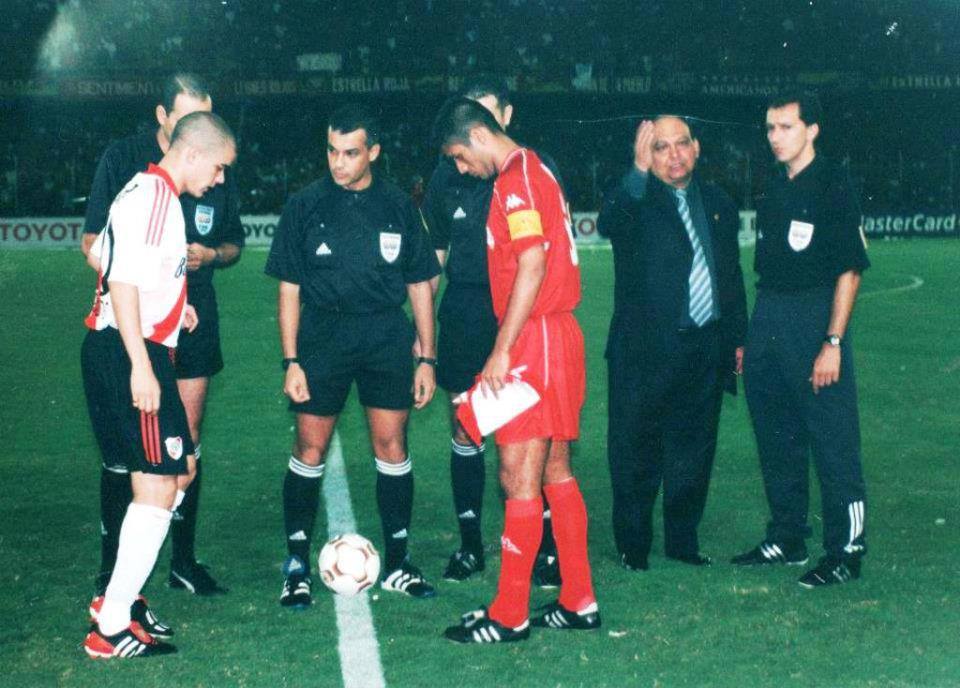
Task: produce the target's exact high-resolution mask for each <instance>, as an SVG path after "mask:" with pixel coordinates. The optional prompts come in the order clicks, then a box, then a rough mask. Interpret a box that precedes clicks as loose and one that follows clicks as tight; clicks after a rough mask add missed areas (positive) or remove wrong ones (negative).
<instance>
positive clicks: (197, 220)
mask: <svg viewBox="0 0 960 688" xmlns="http://www.w3.org/2000/svg"><path fill="white" fill-rule="evenodd" d="M193 224H195V225H196V226H197V233H198V234H200V236H207V235H208V234H209V233H210V230H211V229H213V206H211V205H198V206H197V212H195V213H194V214H193Z"/></svg>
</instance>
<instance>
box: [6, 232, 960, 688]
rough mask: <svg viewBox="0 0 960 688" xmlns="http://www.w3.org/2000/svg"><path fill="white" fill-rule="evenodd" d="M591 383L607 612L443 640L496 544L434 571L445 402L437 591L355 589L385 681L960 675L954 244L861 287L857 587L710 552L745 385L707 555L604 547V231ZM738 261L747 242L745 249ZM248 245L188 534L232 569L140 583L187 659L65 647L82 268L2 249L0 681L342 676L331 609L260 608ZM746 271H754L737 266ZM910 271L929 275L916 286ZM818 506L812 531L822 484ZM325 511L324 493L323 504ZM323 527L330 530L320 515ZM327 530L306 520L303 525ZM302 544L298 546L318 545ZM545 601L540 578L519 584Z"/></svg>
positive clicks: (492, 574)
mask: <svg viewBox="0 0 960 688" xmlns="http://www.w3.org/2000/svg"><path fill="white" fill-rule="evenodd" d="M581 255H582V265H583V282H584V300H583V304H582V306H581V307H580V310H579V317H580V321H581V323H582V326H583V329H584V331H585V333H586V336H587V346H588V350H587V353H588V359H589V360H588V370H589V398H588V402H587V405H586V407H585V408H584V412H583V434H582V438H581V441H580V442H579V444H578V445H577V448H576V468H577V471H578V473H579V477H580V481H581V484H582V486H583V489H584V493H585V497H586V500H587V504H588V508H589V512H590V517H591V526H590V554H591V560H592V563H593V570H594V576H595V582H596V588H597V592H598V595H599V600H600V604H601V609H602V612H603V620H604V625H603V628H602V629H601V630H600V631H599V632H595V633H587V634H585V633H563V632H538V633H535V634H534V635H533V637H532V639H531V640H530V641H529V642H526V643H521V644H517V645H514V646H506V647H460V646H454V645H452V644H450V643H448V642H446V641H444V640H443V639H441V638H440V632H441V631H442V629H443V628H444V627H445V626H446V625H448V624H450V623H453V622H454V621H456V619H457V618H458V616H459V614H460V613H462V612H464V611H466V610H467V609H472V608H473V607H474V606H475V605H477V604H480V603H486V602H488V601H489V600H490V598H491V596H492V593H493V590H494V586H495V583H496V573H497V570H498V566H497V557H496V556H495V555H493V556H492V558H491V563H492V566H489V567H488V569H487V571H486V572H485V573H484V574H483V575H482V576H481V577H480V578H479V579H478V580H476V581H471V582H468V583H461V584H450V583H445V582H443V581H441V580H439V579H440V573H441V571H442V567H443V565H444V563H445V559H446V557H447V556H448V555H449V554H450V552H451V551H452V550H453V549H454V548H455V545H456V542H457V540H456V538H455V535H454V533H455V521H454V515H453V509H452V502H451V497H450V487H449V475H448V461H449V459H448V451H449V440H448V431H447V420H446V410H445V407H444V404H443V403H441V402H442V400H441V399H437V400H436V401H434V403H433V404H432V405H431V406H430V407H429V408H428V409H427V410H425V411H423V412H419V413H415V415H414V418H413V420H412V422H411V426H410V446H411V451H412V456H413V457H414V465H415V475H416V506H415V512H414V523H413V531H412V539H411V545H412V553H413V557H414V560H415V562H416V563H417V564H419V565H420V566H421V567H422V568H423V569H424V571H425V572H426V574H427V575H428V576H429V577H431V578H432V579H433V580H435V581H437V583H438V588H439V596H438V597H437V598H436V599H435V600H432V601H424V602H418V601H413V600H408V599H403V598H400V597H399V596H396V595H385V594H381V595H376V594H375V595H373V596H372V597H371V607H372V610H373V615H374V621H375V625H376V630H377V636H378V641H379V644H380V652H381V660H382V664H383V668H384V674H385V677H386V681H387V684H388V685H390V686H458V687H464V688H466V687H469V686H478V687H479V686H483V687H489V686H511V687H515V688H521V687H523V686H551V687H554V686H563V687H568V686H569V687H573V686H804V687H806V686H956V685H960V649H958V642H957V639H958V632H960V585H958V583H957V579H958V574H960V535H958V533H960V529H958V524H960V510H958V506H960V499H958V495H960V476H958V454H960V433H958V425H957V415H958V414H957V409H958V390H960V384H958V383H960V348H958V346H957V341H958V340H957V337H958V333H960V308H958V296H960V289H958V282H957V274H958V271H957V267H956V266H957V265H960V242H957V241H948V240H930V241H915V242H876V243H875V244H874V245H873V246H872V248H871V253H870V255H871V259H872V260H873V263H874V267H873V268H872V269H871V270H870V271H869V272H868V273H867V274H866V276H865V279H864V283H863V289H862V298H861V300H860V302H859V304H858V306H857V309H856V314H855V320H854V328H855V332H856V352H857V365H858V370H857V374H858V376H859V388H860V396H861V407H860V408H861V417H862V426H863V444H864V461H865V470H866V475H867V488H868V507H867V514H868V516H867V519H868V520H867V528H868V530H867V533H868V538H869V545H870V554H869V556H868V557H867V559H866V560H865V564H864V576H863V578H862V579H861V580H860V581H859V582H856V583H854V584H850V585H846V586H838V587H836V588H830V589H827V590H822V591H805V590H802V589H801V588H799V586H797V584H796V577H797V576H798V575H799V573H801V571H798V570H796V569H793V568H790V569H784V568H778V569H774V570H765V571H760V570H742V569H737V568H734V567H732V566H730V565H729V564H727V563H725V562H726V561H727V559H728V558H729V556H730V555H732V554H734V553H737V552H739V551H742V550H743V549H745V548H748V547H752V546H753V545H754V544H756V542H757V541H758V539H759V538H760V537H761V536H762V534H763V526H764V523H765V520H766V517H767V512H766V506H765V501H764V498H763V492H762V486H761V482H760V476H759V470H758V466H757V459H756V451H755V447H754V442H753V435H752V432H751V430H750V425H749V420H748V417H747V412H746V405H745V403H744V401H743V399H742V397H740V398H735V399H734V398H730V397H727V399H726V400H725V402H724V410H723V419H722V424H721V437H720V446H719V452H718V456H717V461H716V469H715V471H714V475H713V483H712V488H711V494H710V500H709V503H708V506H707V512H706V517H705V520H704V523H703V526H702V529H701V541H702V546H703V549H704V551H705V552H707V553H708V554H711V555H713V557H714V559H715V561H716V562H717V563H716V564H715V565H714V566H713V567H712V568H709V569H705V570H700V569H692V568H689V567H685V566H684V565H682V564H677V563H673V562H668V561H667V560H665V559H664V558H663V556H662V547H661V546H660V545H661V543H660V542H659V538H658V543H657V545H655V549H654V552H653V556H652V558H651V570H650V571H649V572H646V573H640V574H637V573H629V572H627V571H625V570H623V569H621V568H620V567H618V566H617V565H616V563H615V561H614V549H613V543H612V536H611V533H610V526H609V521H610V490H609V484H608V475H607V469H606V455H605V451H606V449H605V446H606V442H605V435H606V406H607V404H606V370H605V365H604V361H603V357H602V356H603V343H604V338H605V336H606V330H607V324H608V320H609V316H610V310H611V298H612V297H611V294H612V287H613V283H612V282H613V276H612V269H611V255H610V253H609V251H603V250H598V251H583V252H582V254H581ZM751 259H752V256H751V254H750V252H749V250H747V251H745V253H744V264H745V265H749V262H750V260H751ZM264 260H265V253H263V252H262V251H260V252H258V251H252V250H251V251H248V252H247V254H246V255H245V256H244V258H243V260H242V261H241V263H240V264H239V265H238V266H237V267H235V268H233V269H230V270H227V271H224V272H223V273H221V274H220V275H218V288H219V293H220V295H221V298H220V302H221V313H222V331H223V335H224V353H225V357H226V360H227V368H226V370H225V371H224V373H222V374H221V375H220V376H218V377H217V378H216V379H215V382H214V383H213V386H212V389H211V393H210V403H209V407H208V415H207V420H206V428H205V432H204V438H203V445H204V459H203V461H204V464H205V466H206V469H205V483H204V497H203V502H202V506H201V521H200V532H199V538H198V541H199V544H198V552H199V554H200V557H201V558H202V559H204V560H205V561H206V562H207V563H208V564H210V566H211V567H212V570H213V571H214V572H215V574H216V575H217V576H218V577H219V578H221V579H222V580H223V582H224V583H226V584H227V585H229V586H230V588H231V592H230V594H229V595H228V596H226V597H223V598H220V599H203V598H194V597H191V596H189V595H187V594H185V593H183V592H178V591H172V590H169V589H167V588H166V587H165V585H164V581H165V579H166V573H167V570H168V566H169V554H168V552H167V550H166V549H165V551H164V552H163V553H162V554H161V557H160V562H159V564H158V567H157V570H156V572H155V574H154V576H153V579H152V580H151V582H150V583H149V584H148V588H147V594H148V595H149V596H150V598H151V602H152V604H153V605H154V606H155V608H156V609H157V610H158V611H159V612H160V614H161V616H162V618H163V619H166V620H171V621H172V622H173V623H174V624H175V626H176V630H177V640H178V641H179V645H180V654H179V655H177V656H175V657H172V658H163V659H159V660H150V661H144V662H110V663H99V662H92V661H89V660H87V659H86V657H85V655H84V654H83V652H82V650H81V648H80V643H81V641H82V639H83V636H84V634H85V632H86V629H87V625H86V624H87V622H86V613H85V609H86V605H87V602H88V601H89V595H90V593H91V588H92V579H93V574H94V572H95V568H96V566H97V563H98V557H99V549H98V539H99V536H98V527H97V518H98V512H97V496H96V495H97V490H98V477H97V476H98V463H97V462H98V458H97V454H96V450H95V447H94V443H93V438H92V436H91V433H90V430H89V424H88V420H87V416H86V410H85V406H84V402H83V395H82V389H81V382H80V371H79V347H80V341H81V339H82V337H83V326H82V322H81V318H82V316H83V315H84V314H85V312H86V309H87V308H88V307H89V304H90V302H91V296H92V290H93V282H94V278H93V275H92V273H91V272H90V271H89V270H88V269H87V268H85V267H84V265H83V262H82V260H81V258H80V256H79V253H76V252H49V251H35V252H6V253H2V254H0V288H2V292H0V293H2V294H3V306H2V312H3V318H2V322H3V326H2V327H0V350H2V352H3V360H2V363H0V399H2V403H0V486H2V492H3V497H2V499H0V668H2V669H0V670H2V674H3V676H2V678H0V684H2V685H4V686H11V687H13V686H95V685H96V686H121V685H129V686H136V687H137V688H147V687H148V686H163V687H164V688H169V687H170V686H269V687H276V686H337V685H340V684H341V678H340V666H339V658H338V653H337V630H336V623H335V618H334V605H333V601H332V598H331V596H330V595H328V594H326V592H325V591H324V590H323V588H322V587H319V588H318V590H317V593H318V594H317V595H316V601H315V604H314V606H313V607H312V608H311V609H310V610H308V611H306V612H303V613H290V612H287V611H285V610H282V609H281V608H280V607H279V605H278V604H277V596H278V594H279V591H280V583H281V576H280V563H281V561H282V559H283V556H284V543H283V533H282V519H281V512H280V485H281V478H282V476H283V473H284V470H285V464H286V459H287V456H288V452H289V448H290V440H291V430H292V427H291V426H292V418H291V417H290V416H289V415H288V413H287V411H286V404H285V402H284V399H283V397H282V395H281V372H280V366H279V359H280V353H279V347H278V342H277V333H276V329H277V328H276V318H275V294H276V285H275V283H274V282H273V281H272V280H270V279H268V278H266V277H265V276H263V274H262V267H263V263H264ZM747 274H748V281H749V282H751V283H752V277H750V275H751V274H752V273H751V271H750V270H749V269H748V270H747ZM916 279H920V280H922V285H921V286H919V287H916V288H911V285H916V284H917V282H916ZM340 433H341V437H342V440H343V447H344V454H345V456H346V463H347V470H348V474H349V481H350V488H351V493H352V496H353V507H354V512H355V513H356V516H357V522H358V528H359V530H360V532H362V533H364V534H366V535H368V536H369V537H371V539H373V541H374V542H375V543H377V544H378V545H379V543H380V539H381V538H380V533H379V521H378V519H377V516H376V510H375V501H374V490H373V482H374V477H375V474H374V469H373V465H372V459H371V452H370V449H369V447H368V444H367V440H366V436H365V428H364V422H363V418H362V416H361V414H360V412H359V408H358V406H357V404H356V397H355V395H354V396H353V397H352V399H351V401H350V403H349V405H348V408H347V410H346V411H345V413H344V415H343V417H342V419H341V422H340ZM494 461H495V457H493V456H491V457H488V462H489V464H488V466H489V468H488V483H489V484H488V490H487V496H486V502H485V505H486V512H485V518H484V532H485V538H486V541H487V543H490V544H492V543H496V542H497V539H498V534H499V529H500V527H501V518H502V516H501V506H500V502H499V491H498V489H497V487H496V483H495V479H496V470H494V469H493V466H494V465H495V464H494ZM813 500H814V501H813V505H812V509H811V513H812V514H814V517H813V525H814V529H815V537H814V540H812V541H811V544H812V545H813V548H812V552H816V551H817V547H818V541H817V538H818V537H819V518H818V517H817V516H816V514H818V512H819V497H818V496H817V493H816V491H815V490H814V497H813ZM321 514H322V510H321ZM317 530H318V532H319V533H321V534H322V533H325V532H326V524H325V521H324V520H323V519H322V517H321V522H320V523H318V527H317ZM320 539H322V538H320ZM315 549H316V547H315ZM551 599H552V595H551V594H549V593H547V592H544V591H539V590H538V591H535V592H534V595H533V603H534V604H542V603H545V602H547V601H550V600H551Z"/></svg>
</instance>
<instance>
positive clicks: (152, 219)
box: [84, 165, 187, 348]
mask: <svg viewBox="0 0 960 688" xmlns="http://www.w3.org/2000/svg"><path fill="white" fill-rule="evenodd" d="M91 250H92V252H93V255H95V256H97V257H98V258H99V259H100V275H99V278H98V280H97V294H96V300H95V301H94V304H93V309H92V310H91V311H90V314H89V315H88V316H87V317H86V320H85V321H84V322H85V323H86V325H87V327H89V328H90V329H91V330H102V329H104V328H107V327H113V328H115V329H116V328H117V321H116V317H115V315H114V312H113V306H112V304H111V300H110V283H111V282H122V283H123V284H131V285H133V286H135V287H137V290H138V292H139V296H140V328H141V331H142V333H143V338H144V339H148V340H150V341H152V342H156V343H157V344H163V345H164V346H168V347H170V348H174V347H176V345H177V337H178V336H179V334H180V326H181V324H182V323H183V315H184V311H185V308H186V304H187V278H186V266H187V239H186V230H185V227H184V221H183V211H182V210H181V208H180V200H179V199H178V197H177V190H176V186H175V185H174V184H173V180H172V179H170V176H169V175H168V174H167V173H166V171H165V170H163V169H162V168H160V167H157V166H156V165H150V166H149V167H148V168H147V171H146V172H140V173H138V174H136V175H135V176H134V177H133V179H131V180H130V181H129V182H128V183H127V185H126V186H125V187H124V189H123V191H121V192H120V193H119V194H117V197H116V199H114V201H113V205H111V206H110V216H109V218H108V219H107V226H106V227H104V228H103V230H102V231H101V232H100V234H99V235H98V236H97V240H96V242H95V243H94V245H93V248H92V249H91Z"/></svg>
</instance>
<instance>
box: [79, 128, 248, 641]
mask: <svg viewBox="0 0 960 688" xmlns="http://www.w3.org/2000/svg"><path fill="white" fill-rule="evenodd" d="M235 158H236V143H235V139H234V136H233V133H232V132H231V131H230V128H229V127H228V126H227V124H226V123H225V122H224V121H223V120H222V119H220V118H219V117H217V116H216V115H214V114H212V113H208V112H197V113H194V114H191V115H188V116H186V117H184V118H183V119H181V120H180V122H179V123H178V124H177V127H176V129H175V130H174V132H173V136H172V137H171V142H170V148H169V149H168V151H167V153H166V155H164V157H163V159H162V160H161V161H160V162H159V164H158V165H151V166H150V167H149V168H148V170H147V171H146V172H143V173H138V174H137V175H135V176H134V178H133V179H132V180H131V181H130V183H128V184H127V186H126V187H125V188H124V190H123V191H122V192H120V194H119V195H118V196H117V198H116V200H115V201H114V203H113V206H112V207H111V209H110V219H109V221H108V222H107V226H106V227H105V228H104V230H103V231H102V232H101V235H100V236H99V237H98V239H97V241H96V248H95V249H94V250H95V251H96V253H97V255H98V257H99V259H100V271H99V276H98V281H97V295H96V301H95V302H94V306H93V309H92V311H91V312H90V314H89V315H88V316H87V318H86V320H85V323H86V325H87V327H88V328H90V331H89V332H88V333H87V336H86V339H85V340H84V343H83V350H82V369H83V381H84V391H85V392H86V397H87V405H88V408H89V411H90V419H91V422H92V424H93V428H94V432H95V434H96V436H97V441H98V443H99V445H100V450H101V452H102V453H103V454H104V455H105V456H110V457H121V458H122V459H123V461H124V462H125V463H126V465H127V468H128V469H129V471H130V479H131V484H132V487H133V502H132V503H131V504H130V506H129V508H128V509H127V513H126V516H125V517H124V520H123V526H122V528H121V530H120V547H119V550H118V553H117V563H116V566H115V567H114V569H113V575H112V576H111V578H110V583H109V584H108V585H107V590H106V594H105V595H104V596H103V598H102V599H101V598H97V599H95V601H94V603H93V604H91V607H90V609H91V615H92V616H93V617H94V621H95V622H96V625H95V627H94V628H93V629H92V630H91V631H90V633H89V634H88V635H87V638H86V640H85V641H84V649H85V650H86V652H87V654H88V655H90V656H91V657H94V658H108V657H135V656H149V655H159V654H169V653H171V652H174V651H175V648H174V647H173V646H172V645H170V644H167V643H162V642H160V641H158V640H157V638H156V637H155V636H160V635H163V636H169V635H171V634H172V632H171V631H170V630H169V628H166V627H163V626H162V625H159V628H158V625H157V624H154V622H155V618H154V617H153V616H152V615H151V614H150V613H149V612H148V611H145V610H146V606H145V604H144V603H143V601H142V599H141V598H140V597H139V594H140V589H141V588H142V587H143V585H144V583H145V582H146V580H147V578H148V577H149V575H150V572H151V571H152V569H153V566H154V564H155V563H156V559H157V554H158V553H159V551H160V547H161V545H162V544H163V541H164V538H165V537H166V535H167V530H168V529H169V527H170V518H171V512H172V510H173V509H174V508H176V504H175V502H176V497H177V494H178V488H179V489H180V490H181V492H180V494H182V490H183V489H184V488H185V487H186V484H185V482H184V481H185V480H187V478H186V477H185V475H186V473H187V467H186V466H187V459H188V457H189V456H190V455H191V454H192V453H193V443H192V442H191V440H190V433H189V428H188V426H187V419H186V413H185V412H184V410H183V404H182V403H181V401H180V397H179V394H178V393H177V384H176V376H175V373H174V369H173V356H174V352H175V347H176V344H177V337H178V335H179V333H180V329H181V327H182V326H188V327H189V326H192V325H195V321H193V322H191V318H189V317H187V314H188V312H189V307H188V306H187V302H186V298H187V296H186V295H187V286H186V275H185V272H186V249H187V243H186V234H185V232H184V222H183V213H182V211H181V208H180V202H179V200H178V196H179V194H180V193H181V192H187V193H189V194H191V195H193V196H197V197H199V196H202V195H203V194H204V192H206V191H207V190H208V189H210V188H211V187H213V186H216V185H217V184H221V183H223V175H224V170H225V169H226V167H227V166H229V165H230V164H231V163H232V162H233V161H234V159H235ZM185 319H186V322H185ZM178 483H179V484H178ZM150 631H153V633H151V632H150Z"/></svg>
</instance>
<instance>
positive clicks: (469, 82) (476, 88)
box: [460, 74, 510, 110]
mask: <svg viewBox="0 0 960 688" xmlns="http://www.w3.org/2000/svg"><path fill="white" fill-rule="evenodd" d="M460 95H462V96H463V97H464V98H469V99H470V100H479V99H480V98H484V97H486V96H493V97H494V98H496V99H497V105H499V106H500V109H501V110H503V109H504V108H505V107H507V106H508V105H510V89H509V88H507V82H506V81H504V80H503V79H499V78H497V77H495V76H493V75H492V74H477V75H476V76H470V77H467V78H466V80H464V82H463V88H462V89H461V90H460Z"/></svg>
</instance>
